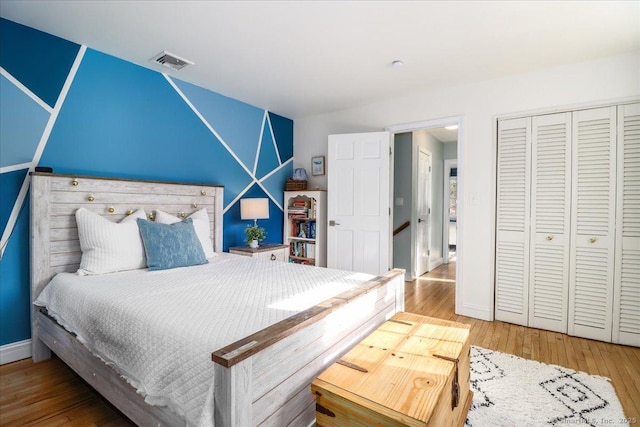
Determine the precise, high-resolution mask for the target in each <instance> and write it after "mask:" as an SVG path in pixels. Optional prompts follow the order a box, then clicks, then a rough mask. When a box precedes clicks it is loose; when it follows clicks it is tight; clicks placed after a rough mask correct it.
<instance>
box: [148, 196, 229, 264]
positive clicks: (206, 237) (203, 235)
mask: <svg viewBox="0 0 640 427" xmlns="http://www.w3.org/2000/svg"><path fill="white" fill-rule="evenodd" d="M187 218H191V219H192V220H193V228H195V229H196V235H197V236H198V240H200V244H201V245H202V249H203V250H204V256H206V257H207V258H212V257H214V256H216V255H218V254H217V253H215V252H214V251H213V241H212V240H211V224H210V222H209V214H208V213H207V208H202V209H200V210H199V211H196V212H194V213H192V214H191V215H189V216H188V217H187ZM155 221H156V222H159V223H160V224H174V223H176V222H180V221H181V219H180V218H178V217H176V216H173V215H171V214H168V213H166V212H162V211H161V210H158V209H156V218H155Z"/></svg>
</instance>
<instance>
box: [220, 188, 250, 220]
mask: <svg viewBox="0 0 640 427" xmlns="http://www.w3.org/2000/svg"><path fill="white" fill-rule="evenodd" d="M255 183H256V182H255V181H251V182H250V183H249V185H247V186H246V187H244V188H243V189H242V191H240V192H239V193H238V195H237V196H236V197H235V199H233V200H232V201H230V202H229V204H228V205H227V206H225V207H224V209H223V210H222V213H223V214H226V213H227V211H228V210H229V209H231V207H232V206H233V205H234V204H236V202H237V201H238V200H240V199H241V198H242V196H244V195H245V193H246V192H247V191H249V189H250V188H251V187H253V184H255Z"/></svg>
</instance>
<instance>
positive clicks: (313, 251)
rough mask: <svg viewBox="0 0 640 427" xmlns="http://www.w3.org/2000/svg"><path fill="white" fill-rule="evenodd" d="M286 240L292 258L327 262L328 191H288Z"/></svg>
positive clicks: (314, 262)
mask: <svg viewBox="0 0 640 427" xmlns="http://www.w3.org/2000/svg"><path fill="white" fill-rule="evenodd" d="M284 200H285V211H284V222H285V223H284V240H283V241H284V242H285V244H288V245H289V262H293V263H297V264H307V265H315V266H320V267H326V265H327V229H326V227H327V192H326V191H322V190H302V191H285V192H284Z"/></svg>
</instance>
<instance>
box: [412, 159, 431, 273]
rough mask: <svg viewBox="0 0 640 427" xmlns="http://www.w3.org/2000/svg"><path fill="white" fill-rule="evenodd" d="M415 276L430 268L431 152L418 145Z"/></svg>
mask: <svg viewBox="0 0 640 427" xmlns="http://www.w3.org/2000/svg"><path fill="white" fill-rule="evenodd" d="M417 184H418V185H417V191H418V194H417V197H416V199H415V200H416V221H415V224H416V277H419V276H421V275H422V274H424V273H426V272H428V271H429V270H431V267H430V262H429V261H430V257H431V250H430V248H431V234H430V228H431V153H430V152H428V151H426V150H424V149H422V148H419V147H418V182H417Z"/></svg>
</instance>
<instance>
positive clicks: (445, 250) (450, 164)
mask: <svg viewBox="0 0 640 427" xmlns="http://www.w3.org/2000/svg"><path fill="white" fill-rule="evenodd" d="M457 167H458V159H457V158H455V159H445V160H444V179H443V188H442V200H446V203H444V202H443V203H442V223H443V226H442V263H443V264H449V219H448V218H449V178H450V175H451V169H453V168H457ZM456 179H457V177H456ZM456 198H457V199H458V198H459V197H458V196H457V195H456ZM445 218H446V221H445ZM457 221H458V218H457V216H456V227H457ZM445 222H446V224H447V225H446V226H445V225H444V224H445ZM456 232H457V230H456ZM456 236H457V234H456ZM457 243H458V242H457V241H456V245H457ZM456 250H457V249H456Z"/></svg>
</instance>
